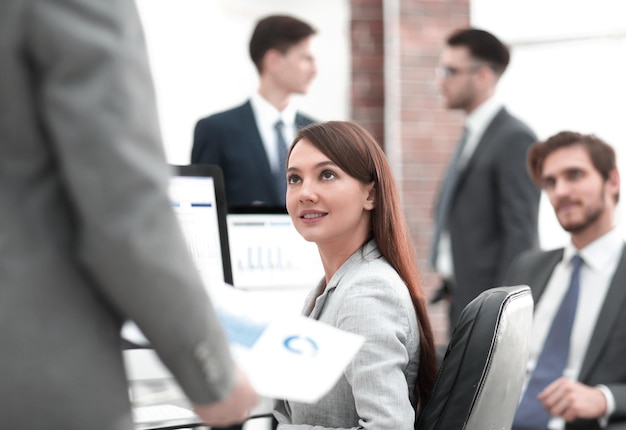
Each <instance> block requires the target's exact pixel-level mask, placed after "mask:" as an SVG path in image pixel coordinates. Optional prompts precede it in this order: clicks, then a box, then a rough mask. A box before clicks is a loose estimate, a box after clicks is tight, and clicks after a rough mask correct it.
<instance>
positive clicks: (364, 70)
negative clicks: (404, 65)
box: [350, 0, 385, 147]
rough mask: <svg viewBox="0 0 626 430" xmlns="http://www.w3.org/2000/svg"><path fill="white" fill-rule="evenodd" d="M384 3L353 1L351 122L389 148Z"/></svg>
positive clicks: (368, 0)
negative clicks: (364, 129)
mask: <svg viewBox="0 0 626 430" xmlns="http://www.w3.org/2000/svg"><path fill="white" fill-rule="evenodd" d="M382 8H383V0H351V18H352V19H351V23H350V24H351V25H350V33H351V42H352V74H351V76H352V86H351V89H352V91H351V99H352V112H351V115H350V116H351V118H352V119H353V120H354V121H356V122H358V123H359V124H361V125H362V126H363V127H365V128H366V129H367V130H368V131H369V132H370V133H372V135H373V136H374V137H375V138H376V140H377V141H378V143H380V144H381V145H382V146H383V147H384V146H385V142H384V140H385V139H384V136H385V129H384V109H385V82H384V79H385V77H384V74H383V62H384V49H383V37H384V33H383V9H382Z"/></svg>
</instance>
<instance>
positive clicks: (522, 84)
mask: <svg viewBox="0 0 626 430" xmlns="http://www.w3.org/2000/svg"><path fill="white" fill-rule="evenodd" d="M624 17H626V2H624V1H623V0H595V1H593V2H591V1H586V0H472V3H471V21H472V25H474V26H476V27H480V28H484V29H486V30H489V31H491V32H493V33H494V34H496V35H497V36H498V37H500V38H502V39H503V40H504V41H505V42H506V43H508V44H509V45H510V46H511V47H512V60H511V64H510V66H509V69H508V71H507V72H506V73H505V75H504V76H503V78H502V82H501V83H500V88H499V96H500V97H501V98H502V99H503V100H504V101H505V103H506V104H507V106H509V108H510V109H511V110H512V111H513V112H514V113H516V114H518V115H519V116H520V117H521V118H523V119H524V120H525V121H527V122H528V123H529V124H530V125H531V127H532V128H533V129H534V130H535V131H536V133H537V134H538V136H539V138H540V139H546V138H548V137H549V136H551V135H553V134H555V133H557V132H559V131H561V130H573V131H578V132H582V133H594V134H596V135H597V136H598V137H600V138H602V139H604V140H606V141H607V142H608V143H609V144H611V145H612V146H613V147H614V148H615V149H616V152H617V156H618V165H619V168H620V171H621V172H622V175H626V127H624V125H623V122H624V118H625V114H624V104H625V103H626V79H625V77H626V20H625V19H624ZM618 218H619V220H618V221H619V223H620V224H622V225H623V224H624V220H623V215H622V214H621V213H620V214H619V216H618ZM539 227H540V237H541V242H542V246H543V247H546V248H551V247H555V246H558V245H560V244H562V243H563V242H564V241H565V240H567V237H568V236H567V234H565V232H563V231H562V230H561V228H560V226H559V225H558V222H557V221H556V218H555V217H554V214H553V212H552V208H551V207H550V204H549V203H548V202H547V199H546V198H545V196H543V198H542V203H541V209H540V225H539Z"/></svg>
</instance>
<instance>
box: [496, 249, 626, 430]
mask: <svg viewBox="0 0 626 430" xmlns="http://www.w3.org/2000/svg"><path fill="white" fill-rule="evenodd" d="M562 258H563V249H557V250H553V251H547V252H540V251H534V252H527V253H524V254H522V255H521V256H520V257H519V258H518V259H517V260H516V261H515V263H514V264H513V265H512V267H511V270H510V272H509V273H508V274H507V276H506V279H505V280H504V282H505V285H519V284H526V285H529V286H530V287H531V290H532V293H533V299H534V300H535V302H538V301H539V300H541V296H542V294H543V292H544V290H545V288H546V285H547V284H548V281H549V280H550V277H551V276H552V271H553V270H554V267H555V266H556V265H557V264H558V263H559V262H560V261H561V259H562ZM624 309H626V254H622V257H621V261H620V263H619V265H618V266H617V269H616V271H615V275H614V276H613V280H612V281H611V285H610V287H609V291H608V293H607V296H606V299H605V301H604V304H603V305H602V309H601V311H600V318H599V319H598V320H597V321H596V322H595V328H594V330H593V334H592V335H591V341H590V343H589V348H588V349H587V353H586V355H585V358H584V360H583V364H582V368H581V370H580V375H579V380H580V382H582V383H584V384H587V385H591V386H594V385H598V384H604V385H606V386H607V387H608V388H609V389H610V390H611V392H612V393H613V396H614V397H615V404H616V409H615V413H614V414H613V415H612V417H611V419H610V421H609V424H610V426H609V428H610V429H618V428H621V429H623V428H626V365H625V364H624V357H626V312H624ZM589 323H590V324H594V322H593V321H590V322H589ZM566 429H567V430H574V429H580V430H583V429H584V430H595V429H600V427H599V426H598V423H597V421H596V420H577V421H575V422H574V423H571V424H568V425H567V426H566Z"/></svg>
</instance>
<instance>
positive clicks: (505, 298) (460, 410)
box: [415, 286, 533, 430]
mask: <svg viewBox="0 0 626 430" xmlns="http://www.w3.org/2000/svg"><path fill="white" fill-rule="evenodd" d="M532 315H533V299H532V296H531V293H530V288H529V287H527V286H516V287H498V288H493V289H490V290H487V291H484V292H483V293H481V294H480V295H479V296H478V297H477V298H476V299H474V300H473V301H472V302H471V303H469V304H468V305H467V306H466V307H465V309H464V310H463V312H462V313H461V316H460V317H459V320H458V322H457V323H456V326H455V328H454V332H453V333H452V337H451V339H450V343H449V344H448V349H447V351H446V353H445V356H444V358H443V361H442V363H441V366H440V369H439V374H438V376H437V380H436V382H435V386H434V389H433V392H432V394H431V396H430V398H429V399H428V401H427V402H426V404H425V405H424V408H423V409H422V412H421V414H420V415H419V417H418V419H417V420H416V423H415V430H495V429H498V430H508V429H510V428H511V424H512V422H513V416H514V414H515V410H516V408H517V404H518V402H519V397H520V394H521V391H522V387H523V384H524V378H525V374H526V366H527V361H528V348H529V341H530V330H531V324H532Z"/></svg>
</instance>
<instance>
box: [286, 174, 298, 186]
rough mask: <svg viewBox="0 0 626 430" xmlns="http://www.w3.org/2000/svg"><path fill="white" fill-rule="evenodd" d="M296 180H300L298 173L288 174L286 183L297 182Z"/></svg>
mask: <svg viewBox="0 0 626 430" xmlns="http://www.w3.org/2000/svg"><path fill="white" fill-rule="evenodd" d="M298 182H300V177H299V176H298V175H289V176H288V177H287V183H288V184H297V183H298Z"/></svg>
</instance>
